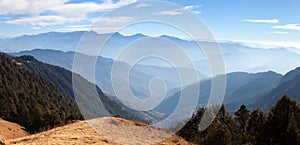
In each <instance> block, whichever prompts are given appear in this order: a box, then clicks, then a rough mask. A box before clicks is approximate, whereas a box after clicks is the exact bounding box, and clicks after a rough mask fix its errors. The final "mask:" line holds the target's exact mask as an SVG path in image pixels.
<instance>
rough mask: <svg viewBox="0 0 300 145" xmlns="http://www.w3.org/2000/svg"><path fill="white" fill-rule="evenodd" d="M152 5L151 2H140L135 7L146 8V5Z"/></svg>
mask: <svg viewBox="0 0 300 145" xmlns="http://www.w3.org/2000/svg"><path fill="white" fill-rule="evenodd" d="M150 6H152V5H151V4H147V3H140V4H137V5H135V6H134V8H144V7H150Z"/></svg>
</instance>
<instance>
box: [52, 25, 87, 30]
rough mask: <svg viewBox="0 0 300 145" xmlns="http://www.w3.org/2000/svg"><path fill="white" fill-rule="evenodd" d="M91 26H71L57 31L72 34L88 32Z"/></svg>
mask: <svg viewBox="0 0 300 145" xmlns="http://www.w3.org/2000/svg"><path fill="white" fill-rule="evenodd" d="M89 28H90V25H69V26H66V27H64V28H59V29H56V31H59V32H70V31H88V30H89Z"/></svg>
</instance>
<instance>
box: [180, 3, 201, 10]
mask: <svg viewBox="0 0 300 145" xmlns="http://www.w3.org/2000/svg"><path fill="white" fill-rule="evenodd" d="M201 6H202V4H199V5H189V6H185V7H183V9H184V10H192V9H195V8H198V7H201Z"/></svg>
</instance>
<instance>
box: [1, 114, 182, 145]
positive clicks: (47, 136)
mask: <svg viewBox="0 0 300 145" xmlns="http://www.w3.org/2000/svg"><path fill="white" fill-rule="evenodd" d="M5 143H6V144H21V145H25V144H26V145H27V144H28V145H77V144H78V145H82V144H83V145H85V144H97V145H98V144H99V145H102V144H128V145H135V144H139V145H143V144H145V145H148V144H162V145H172V144H173V145H176V144H182V145H185V144H188V143H187V142H186V141H185V140H184V139H182V138H180V137H178V136H175V135H173V134H171V133H170V132H168V131H167V130H164V129H157V128H154V127H151V126H149V125H148V124H145V123H140V122H134V121H129V120H125V119H122V118H115V117H104V118H98V119H92V120H88V121H78V122H75V123H73V124H69V125H66V126H63V127H58V128H55V129H52V130H49V131H46V132H42V133H39V134H35V135H30V136H27V137H22V138H18V139H11V140H5Z"/></svg>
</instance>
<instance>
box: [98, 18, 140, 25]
mask: <svg viewBox="0 0 300 145" xmlns="http://www.w3.org/2000/svg"><path fill="white" fill-rule="evenodd" d="M134 20H135V18H133V17H101V18H99V19H97V20H96V23H95V24H94V25H96V26H99V25H100V26H122V25H123V24H126V23H129V22H132V21H134Z"/></svg>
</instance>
